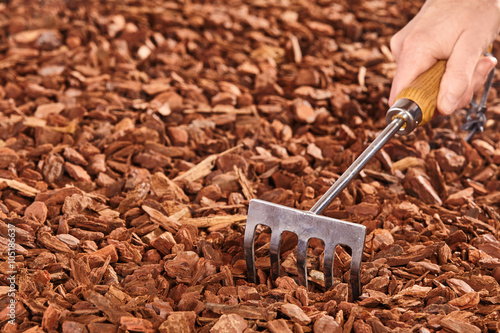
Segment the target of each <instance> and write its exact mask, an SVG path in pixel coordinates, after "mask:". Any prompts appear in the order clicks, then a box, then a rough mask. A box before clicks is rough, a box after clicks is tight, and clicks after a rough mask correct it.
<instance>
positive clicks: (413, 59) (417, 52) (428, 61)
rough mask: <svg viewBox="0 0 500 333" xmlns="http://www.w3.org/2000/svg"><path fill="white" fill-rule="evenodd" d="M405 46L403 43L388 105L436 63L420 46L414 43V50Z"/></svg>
mask: <svg viewBox="0 0 500 333" xmlns="http://www.w3.org/2000/svg"><path fill="white" fill-rule="evenodd" d="M407 44H408V43H403V45H402V48H401V52H400V57H399V61H398V67H397V68H396V73H395V74H394V79H393V81H392V86H391V92H390V95H389V105H392V104H393V103H394V100H395V98H396V96H397V94H398V93H399V92H400V91H401V90H402V89H403V88H406V87H408V86H409V85H410V84H411V83H412V82H413V81H414V80H415V79H416V78H417V77H418V76H419V75H420V74H422V73H423V72H425V71H426V70H428V69H429V68H430V67H431V66H432V65H434V64H435V63H436V61H437V59H436V58H435V57H433V56H432V55H431V53H430V52H429V51H428V50H427V49H422V44H419V43H418V42H415V45H419V47H414V48H413V47H411V46H407ZM412 44H413V43H412ZM423 45H425V44H423Z"/></svg>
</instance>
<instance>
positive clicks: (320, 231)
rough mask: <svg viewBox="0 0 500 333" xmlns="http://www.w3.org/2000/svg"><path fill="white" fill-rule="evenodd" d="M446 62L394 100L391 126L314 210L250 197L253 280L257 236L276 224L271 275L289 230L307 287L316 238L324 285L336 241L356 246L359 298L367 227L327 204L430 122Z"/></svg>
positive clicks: (248, 255) (353, 288)
mask: <svg viewBox="0 0 500 333" xmlns="http://www.w3.org/2000/svg"><path fill="white" fill-rule="evenodd" d="M445 66H446V62H445V61H438V62H437V63H436V64H435V65H434V66H432V67H431V68H430V69H429V70H427V71H426V72H425V73H423V74H422V75H420V76H419V77H418V78H417V79H416V80H415V81H414V82H413V83H412V84H411V85H410V87H408V88H406V89H404V90H402V91H401V92H400V93H399V94H398V96H397V98H396V102H395V103H394V105H393V106H392V107H391V108H390V109H389V110H388V112H387V115H386V119H387V122H388V125H387V127H386V128H385V129H384V130H383V131H382V133H381V134H380V135H379V136H378V137H377V138H376V139H375V140H374V141H373V142H372V144H370V146H368V148H367V149H366V150H365V151H364V152H363V153H362V154H361V155H360V156H359V157H358V158H357V159H356V161H354V163H353V164H352V165H351V166H350V167H349V168H348V169H347V170H346V171H345V172H344V173H343V174H342V176H340V178H339V179H338V180H337V181H336V182H335V183H334V184H333V186H332V187H331V188H330V189H328V191H327V192H326V193H325V194H324V195H323V196H322V197H321V198H320V199H319V200H318V201H317V202H316V204H315V205H314V206H313V207H312V208H311V209H310V210H309V211H301V210H298V209H294V208H290V207H286V206H282V205H277V204H274V203H269V202H265V201H262V200H258V199H253V200H251V201H250V205H249V209H248V218H247V224H246V230H245V237H244V250H245V260H246V264H247V269H248V275H249V279H250V281H252V282H254V283H257V275H256V270H255V254H254V238H255V229H256V227H257V226H258V225H266V226H268V227H269V228H270V229H271V240H270V257H271V272H270V274H271V279H272V280H275V279H276V278H277V277H279V276H280V243H281V235H282V233H283V232H284V231H289V232H293V233H295V234H296V235H297V238H298V241H297V266H298V267H297V268H298V279H299V283H300V284H302V285H305V286H306V287H307V267H306V259H307V248H308V242H309V240H310V239H311V238H318V239H320V240H322V241H323V242H324V244H325V250H324V261H323V267H324V276H325V290H328V289H329V288H330V287H331V286H332V283H333V262H334V261H333V260H334V255H335V248H336V246H337V245H344V246H347V247H349V248H350V249H351V272H350V275H351V277H350V286H349V299H350V300H351V301H354V300H356V299H357V298H358V297H359V296H360V294H361V280H360V271H361V261H362V256H363V248H364V243H365V234H366V228H365V226H363V225H359V224H355V223H352V222H346V221H342V220H338V219H334V218H330V217H326V216H320V215H319V214H321V212H323V211H324V210H325V209H326V208H327V207H328V205H329V204H330V203H331V202H332V201H333V200H334V199H335V198H336V197H337V196H338V195H339V194H340V193H341V192H342V190H343V189H344V188H345V187H346V186H347V185H348V184H349V183H350V182H351V181H352V179H354V178H355V177H356V176H357V175H358V174H359V172H360V171H361V170H362V169H363V168H364V166H365V165H366V164H367V163H368V162H369V161H370V160H371V159H372V158H373V156H375V154H376V153H377V152H378V151H379V150H380V149H381V148H382V147H383V146H384V145H385V144H386V143H387V141H389V139H391V138H392V137H393V136H394V135H395V134H396V133H399V134H408V133H410V132H412V131H413V130H414V129H415V128H416V127H417V126H420V125H422V124H425V123H426V122H428V121H429V120H431V118H432V117H433V115H434V111H435V108H436V101H437V94H438V90H439V84H440V82H441V77H442V76H443V73H444V70H445Z"/></svg>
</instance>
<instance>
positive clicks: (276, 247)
mask: <svg viewBox="0 0 500 333" xmlns="http://www.w3.org/2000/svg"><path fill="white" fill-rule="evenodd" d="M281 234H282V232H281V230H276V231H275V230H273V229H272V228H271V243H270V244H269V254H270V257H271V272H270V273H271V280H273V281H274V280H276V279H277V278H279V276H280V244H281Z"/></svg>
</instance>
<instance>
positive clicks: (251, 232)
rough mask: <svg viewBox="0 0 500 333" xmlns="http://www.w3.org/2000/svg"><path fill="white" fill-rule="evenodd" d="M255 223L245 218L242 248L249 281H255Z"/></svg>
mask: <svg viewBox="0 0 500 333" xmlns="http://www.w3.org/2000/svg"><path fill="white" fill-rule="evenodd" d="M256 227H257V225H255V224H253V223H251V222H250V221H248V220H247V225H246V228H245V237H244V239H243V248H244V249H245V261H246V264H247V271H248V278H249V280H250V281H251V282H253V283H257V272H256V270H255V245H254V240H255V229H256Z"/></svg>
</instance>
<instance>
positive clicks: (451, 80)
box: [389, 0, 500, 115]
mask: <svg viewBox="0 0 500 333" xmlns="http://www.w3.org/2000/svg"><path fill="white" fill-rule="evenodd" d="M499 30H500V0H473V1H467V0H466V1H464V0H427V1H426V2H425V4H424V5H423V6H422V8H421V9H420V11H419V13H418V14H417V15H416V16H415V17H414V18H413V19H412V20H411V21H410V22H409V23H408V24H407V25H406V26H405V27H404V28H403V29H402V30H400V31H399V32H398V33H397V34H395V35H394V36H393V37H392V39H391V50H392V53H393V55H394V58H395V60H396V62H397V65H398V66H397V69H396V73H395V75H394V79H393V82H392V87H391V93H390V97H389V104H390V105H392V104H393V103H394V99H395V97H396V95H397V94H398V93H399V92H400V91H401V90H402V89H403V88H405V87H407V86H409V85H410V83H411V82H412V81H413V80H415V78H416V77H417V76H418V75H420V74H421V73H423V72H425V71H426V70H427V69H429V68H430V67H431V66H432V65H433V64H434V63H435V62H436V61H438V60H447V64H446V70H445V73H444V75H443V78H442V79H441V84H440V89H439V94H438V100H437V109H438V111H439V112H440V113H442V114H444V115H450V114H452V113H453V112H454V111H455V110H457V109H459V108H462V107H464V106H466V105H468V104H469V102H470V101H471V99H472V96H473V94H474V91H476V90H478V89H479V88H480V87H481V86H482V85H483V84H484V82H485V80H486V78H487V76H488V73H489V72H490V71H491V70H492V69H493V68H494V67H495V65H496V63H497V61H496V59H495V58H493V57H481V55H482V54H483V53H484V51H485V50H486V49H487V48H488V46H489V45H490V44H491V43H492V42H493V40H494V39H495V38H496V36H497V34H498V32H499Z"/></svg>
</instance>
